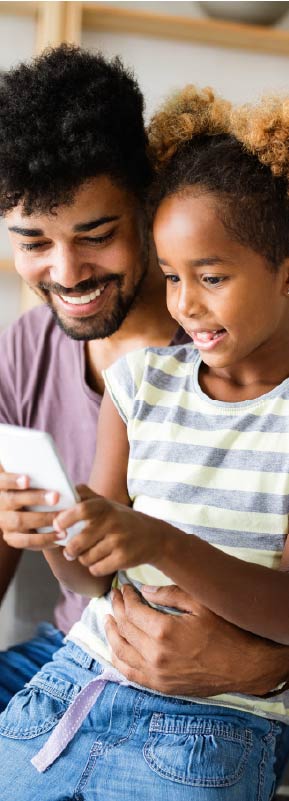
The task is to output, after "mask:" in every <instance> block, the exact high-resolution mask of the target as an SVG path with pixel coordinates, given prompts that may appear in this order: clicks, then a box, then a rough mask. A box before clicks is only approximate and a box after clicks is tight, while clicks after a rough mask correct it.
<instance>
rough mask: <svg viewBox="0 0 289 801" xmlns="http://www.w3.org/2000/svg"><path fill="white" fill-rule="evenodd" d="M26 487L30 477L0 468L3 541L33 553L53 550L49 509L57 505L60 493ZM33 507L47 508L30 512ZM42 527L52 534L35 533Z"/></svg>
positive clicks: (0, 521)
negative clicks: (45, 549)
mask: <svg viewBox="0 0 289 801" xmlns="http://www.w3.org/2000/svg"><path fill="white" fill-rule="evenodd" d="M29 484H30V479H29V476H26V475H18V474H17V473H6V472H5V470H4V469H3V467H2V466H1V465H0V529H1V530H2V532H3V538H4V540H5V542H7V544H8V545H10V546H11V547H12V548H28V549H29V550H33V551H41V550H43V549H44V548H56V547H57V545H56V544H55V539H57V534H55V530H54V529H53V520H54V519H55V510H54V511H50V510H49V509H50V507H51V506H55V504H56V503H58V501H59V493H58V492H55V491H53V490H47V491H46V490H42V489H31V488H30V487H29ZM33 506H42V507H43V506H44V507H46V506H47V511H33V510H31V509H30V508H29V507H33ZM41 528H46V529H47V528H49V529H51V531H48V532H47V531H46V532H45V533H44V532H42V533H39V532H38V531H37V530H38V529H41ZM59 539H61V537H59Z"/></svg>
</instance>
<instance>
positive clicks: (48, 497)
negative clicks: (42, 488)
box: [44, 492, 57, 506]
mask: <svg viewBox="0 0 289 801" xmlns="http://www.w3.org/2000/svg"><path fill="white" fill-rule="evenodd" d="M44 498H45V501H46V503H48V505H49V506H54V504H55V503H56V499H57V493H56V492H46V493H45V495H44Z"/></svg>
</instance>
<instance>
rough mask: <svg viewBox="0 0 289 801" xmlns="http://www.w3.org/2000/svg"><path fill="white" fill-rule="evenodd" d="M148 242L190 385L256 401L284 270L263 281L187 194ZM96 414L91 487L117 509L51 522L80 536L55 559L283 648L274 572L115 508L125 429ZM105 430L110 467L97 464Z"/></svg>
mask: <svg viewBox="0 0 289 801" xmlns="http://www.w3.org/2000/svg"><path fill="white" fill-rule="evenodd" d="M154 236H155V241H156V246H157V252H158V256H159V261H160V264H161V267H162V270H163V272H164V274H165V276H166V280H167V287H168V289H167V302H168V307H169V310H170V312H171V313H172V315H173V316H174V318H175V319H176V320H177V321H178V322H180V323H181V324H182V325H183V326H184V328H185V329H186V330H187V332H188V333H190V334H191V336H192V337H193V338H194V339H195V343H196V342H197V343H198V346H199V347H200V350H201V353H202V357H203V359H204V362H203V367H202V368H201V371H200V375H201V382H202V385H203V387H204V389H205V391H206V392H207V393H208V394H209V395H210V396H213V397H216V398H217V399H218V400H226V401H230V402H232V401H240V400H243V399H248V398H252V397H253V398H255V397H258V396H259V395H262V394H263V393H264V392H268V390H269V389H272V388H273V387H275V386H276V384H278V383H281V382H282V381H283V380H284V379H285V378H287V377H288V366H287V358H286V354H287V352H288V345H289V319H288V287H289V260H285V261H284V263H283V264H282V265H280V267H279V270H278V271H277V272H273V271H272V270H269V265H268V264H267V262H266V261H265V259H264V258H263V257H262V256H260V255H259V254H257V253H255V252H254V251H253V250H252V249H251V248H248V247H245V246H243V245H240V244H239V243H236V242H235V241H234V240H232V239H231V238H230V237H229V235H228V234H227V232H226V230H225V229H224V227H223V225H222V223H221V222H220V219H219V217H218V215H217V207H216V206H215V201H214V199H213V198H212V197H204V196H201V197H195V196H194V195H193V194H192V193H189V192H188V193H187V194H186V195H185V196H173V197H170V198H167V199H166V200H165V201H164V202H163V203H162V204H161V206H160V209H159V210H158V212H157V215H156V220H155V225H154ZM208 243H209V244H208ZM214 331H217V332H220V335H219V334H217V338H216V339H215V340H213V338H212V336H211V335H210V334H212V332H214ZM202 337H203V339H202ZM212 344H213V345H214V347H213V348H211V346H212ZM263 375H265V376H266V383H264V379H263ZM103 409H104V410H105V412H104V411H103V413H102V418H101V431H102V433H101V439H100V445H99V448H100V449H99V450H98V455H97V459H96V467H95V471H94V486H96V489H97V490H98V491H100V492H103V493H104V494H105V496H106V498H114V501H118V500H121V502H122V503H121V504H119V503H116V502H113V501H107V500H104V499H103V498H96V499H90V500H87V501H85V500H84V502H83V503H82V504H79V505H78V506H76V507H75V508H74V509H71V510H67V511H65V512H63V513H61V514H60V515H58V517H57V519H56V522H55V527H56V528H57V530H58V531H60V532H61V530H65V529H66V528H67V527H69V526H70V525H73V523H75V522H76V521H78V520H83V521H85V523H84V528H83V531H82V533H81V534H80V535H79V536H78V537H75V538H74V539H73V540H72V541H71V542H70V543H69V544H68V546H67V547H66V548H65V551H64V555H66V557H67V559H68V560H71V559H72V558H74V559H78V560H79V561H80V563H81V564H82V565H83V566H84V567H88V569H89V573H90V574H92V575H94V576H96V577H97V578H99V577H104V576H105V575H109V574H111V573H114V572H115V571H117V570H120V569H124V568H129V567H134V566H136V565H138V564H146V563H150V564H152V565H154V566H155V567H157V568H158V569H159V570H161V571H162V572H164V573H165V575H166V576H168V577H169V578H170V579H172V581H174V582H175V583H176V584H178V585H179V586H180V587H181V588H182V589H183V590H186V591H187V592H192V590H193V594H194V599H195V600H196V601H197V602H198V603H200V604H203V605H206V606H207V607H208V608H209V609H210V610H211V611H212V612H214V613H216V614H218V615H219V616H222V617H224V618H225V619H226V620H227V621H228V622H231V623H234V624H236V625H238V626H240V627H242V628H244V629H247V630H249V631H251V632H253V633H255V634H261V635H262V636H264V637H268V638H270V639H273V640H276V641H277V642H280V643H284V644H289V628H288V618H287V614H286V609H287V604H288V594H289V581H288V576H287V574H286V573H285V572H284V573H282V574H280V573H279V572H278V571H276V570H269V569H268V568H263V567H261V566H260V565H255V564H248V563H246V562H243V561H242V560H239V559H236V558H234V557H231V556H228V555H227V554H225V553H222V551H220V550H219V549H217V548H214V547H212V546H210V545H209V544H208V543H206V542H204V541H202V540H200V539H199V538H198V537H195V536H190V537H187V536H186V535H185V534H184V533H183V532H182V531H179V530H178V531H177V530H176V528H174V527H172V526H170V525H169V524H167V523H165V522H164V521H160V520H154V519H152V518H151V517H149V516H147V515H144V514H141V513H137V512H135V511H134V510H132V509H129V508H126V507H125V506H124V505H123V502H125V503H127V504H129V498H128V496H127V494H126V472H127V463H128V445H127V443H126V442H125V426H124V424H123V421H122V420H121V419H120V418H119V416H118V414H117V412H116V410H115V407H114V404H113V403H112V401H110V399H109V397H108V396H106V397H105V402H104V404H103ZM112 423H113V425H114V426H115V429H114V436H113V442H114V450H115V448H117V452H116V453H115V454H114V459H113V455H112V454H109V455H108V453H107V441H108V439H109V432H110V431H111V425H112ZM105 434H106V435H105ZM116 434H117V436H116ZM116 441H117V443H118V445H117V446H116V445H115V442H116ZM113 464H115V470H114V468H113V467H112V466H111V465H113ZM97 465H101V471H100V470H99V478H97V476H98V473H97ZM117 482H119V485H118V484H117ZM118 486H119V488H118ZM273 598H274V604H273V603H272V599H273ZM248 599H249V601H250V599H252V603H251V604H250V602H249V603H248Z"/></svg>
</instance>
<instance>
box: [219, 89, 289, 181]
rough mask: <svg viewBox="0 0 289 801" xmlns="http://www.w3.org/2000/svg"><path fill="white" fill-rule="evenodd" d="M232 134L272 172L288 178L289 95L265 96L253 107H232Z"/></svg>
mask: <svg viewBox="0 0 289 801" xmlns="http://www.w3.org/2000/svg"><path fill="white" fill-rule="evenodd" d="M230 130H231V133H232V134H233V135H234V136H235V137H236V139H238V141H239V142H241V143H242V144H243V145H244V147H245V148H246V150H247V151H248V153H252V154H254V155H255V156H257V158H258V159H259V161H260V162H261V164H265V166H266V167H270V170H271V171H272V173H273V175H276V176H279V177H283V178H285V179H286V180H287V181H288V180H289V98H288V97H287V98H282V97H280V96H267V97H264V98H263V100H262V101H261V103H259V104H258V105H257V106H255V107H252V106H251V105H244V106H241V107H240V108H236V109H232V111H231V117H230Z"/></svg>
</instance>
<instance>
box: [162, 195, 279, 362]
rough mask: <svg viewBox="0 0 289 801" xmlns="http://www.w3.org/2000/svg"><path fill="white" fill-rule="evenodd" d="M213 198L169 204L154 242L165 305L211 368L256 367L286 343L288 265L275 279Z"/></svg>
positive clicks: (192, 197)
mask: <svg viewBox="0 0 289 801" xmlns="http://www.w3.org/2000/svg"><path fill="white" fill-rule="evenodd" d="M217 202H218V201H217V200H216V198H215V197H213V196H212V195H202V196H197V197H196V196H195V195H194V194H193V192H191V193H190V190H189V189H188V191H187V192H186V193H184V194H182V195H178V194H176V195H172V196H171V197H167V198H165V199H164V200H163V201H162V202H161V204H160V206H159V208H158V210H157V213H156V216H155V221H154V228H153V231H154V239H155V244H156V249H157V254H158V259H159V263H160V267H161V269H162V271H163V273H164V275H165V277H166V282H167V305H168V309H169V311H170V313H171V315H172V317H173V318H174V319H175V320H177V322H178V323H179V324H180V325H181V326H182V327H183V328H184V329H185V331H186V332H187V333H188V334H189V336H190V337H191V338H192V339H193V341H194V344H195V346H196V347H197V348H198V349H199V350H200V351H201V354H202V358H203V361H204V362H205V363H206V364H207V365H208V366H210V367H215V368H222V367H230V366H231V367H233V366H237V365H238V364H239V363H240V362H241V361H243V360H248V359H249V360H250V361H252V359H253V362H255V360H256V359H260V357H262V355H263V353H264V355H265V358H266V354H267V353H268V346H270V347H271V348H272V347H273V351H274V343H275V347H276V352H277V351H280V347H282V346H283V345H284V344H285V343H286V342H288V337H289V298H288V296H287V292H288V288H289V283H288V261H287V260H286V262H284V263H283V264H282V265H281V267H280V268H279V270H278V272H275V273H273V272H271V271H270V269H268V264H267V262H266V260H265V258H264V257H263V256H261V255H259V254H258V253H255V252H254V251H253V250H251V248H249V247H246V246H244V245H241V244H239V243H238V242H236V241H235V240H233V239H232V238H231V236H230V234H229V233H228V232H227V231H226V229H225V228H224V226H223V225H222V223H221V221H220V219H219V218H218V216H217V213H216V203H217Z"/></svg>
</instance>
